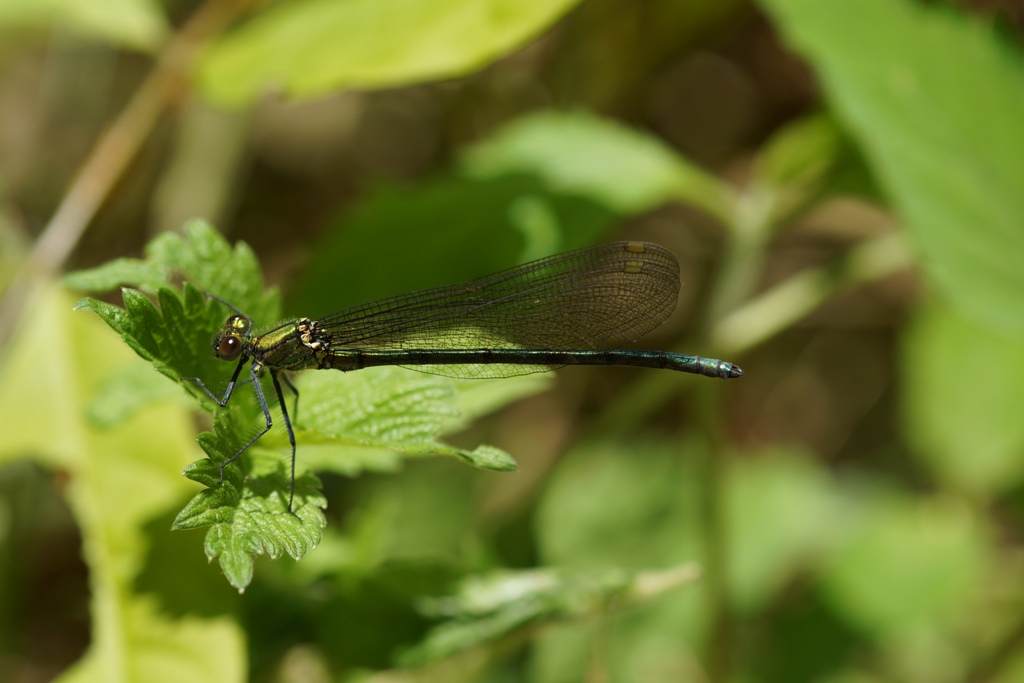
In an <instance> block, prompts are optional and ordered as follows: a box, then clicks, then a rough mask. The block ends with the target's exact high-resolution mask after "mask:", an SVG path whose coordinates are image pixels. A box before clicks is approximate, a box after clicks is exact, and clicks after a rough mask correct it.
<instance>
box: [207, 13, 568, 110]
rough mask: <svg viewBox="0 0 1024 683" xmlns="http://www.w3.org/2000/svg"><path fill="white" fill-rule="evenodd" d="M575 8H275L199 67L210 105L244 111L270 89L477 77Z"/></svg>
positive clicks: (319, 90) (293, 93)
mask: <svg viewBox="0 0 1024 683" xmlns="http://www.w3.org/2000/svg"><path fill="white" fill-rule="evenodd" d="M577 2H578V0H478V1H477V2H472V3H465V2H458V1H456V0H347V2H336V1H335V0H298V1H293V2H289V3H283V4H279V5H276V6H273V7H271V8H270V9H268V10H267V11H265V12H264V13H262V14H261V15H260V16H258V17H256V18H255V19H253V20H251V21H249V22H248V23H246V24H245V25H244V26H242V27H241V28H239V29H237V30H236V31H234V32H233V33H230V34H228V35H227V36H225V37H224V38H223V39H221V41H220V42H218V43H217V44H215V45H214V46H213V47H212V48H211V49H210V50H209V51H208V52H207V54H206V56H205V59H204V60H203V62H202V63H201V65H200V68H199V72H198V79H199V84H200V87H201V88H202V89H203V90H204V91H205V93H206V94H207V96H209V97H210V98H211V99H214V100H216V101H218V102H221V103H224V104H236V105H237V104H243V103H245V102H248V101H251V100H252V99H254V98H255V97H257V96H258V95H260V94H261V93H262V92H263V91H265V90H266V89H268V88H271V87H273V88H280V89H282V90H283V91H284V93H285V94H286V95H287V96H289V97H313V96H317V95H323V94H326V93H330V92H334V91H337V90H340V89H342V88H351V87H356V88H389V87H395V86H400V85H408V84H411V83H419V82H423V81H433V80H438V79H442V78H453V77H456V76H462V75H464V74H468V73H472V72H473V71H476V70H478V69H480V68H482V67H484V66H486V65H487V64H489V63H490V62H492V61H494V60H495V59H497V58H499V57H501V56H503V55H506V54H508V53H510V52H512V51H513V50H515V49H517V48H518V47H520V46H521V45H523V44H524V43H526V42H527V41H529V40H530V39H532V38H533V37H534V36H536V35H537V34H538V33H540V32H541V31H543V30H545V29H546V28H548V27H549V26H550V25H551V24H552V23H554V22H555V21H556V20H558V18H559V17H561V16H562V15H563V14H564V13H565V12H566V11H568V10H569V8H571V7H572V6H573V5H575V4H576V3H577Z"/></svg>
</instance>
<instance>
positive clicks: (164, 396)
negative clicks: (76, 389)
mask: <svg viewBox="0 0 1024 683" xmlns="http://www.w3.org/2000/svg"><path fill="white" fill-rule="evenodd" d="M176 399H184V397H183V396H182V394H181V390H180V389H179V388H178V387H177V386H175V385H173V384H171V383H170V382H167V381H165V380H164V379H162V378H161V377H160V375H158V374H157V373H155V372H153V370H152V368H150V367H149V366H148V365H147V364H145V363H141V362H137V363H132V364H130V365H126V366H125V367H124V368H123V369H122V370H120V371H118V372H114V373H112V374H111V375H110V376H109V377H107V378H106V379H105V380H104V381H103V383H102V384H101V385H100V386H99V387H97V389H96V392H95V394H94V395H93V398H92V402H91V403H90V404H89V408H88V412H87V416H88V418H89V421H90V422H92V423H93V424H95V425H96V426H98V427H104V428H109V427H115V426H117V425H119V424H121V423H122V422H124V421H125V420H127V419H129V418H131V417H132V416H133V415H135V414H136V413H138V412H139V411H140V410H142V409H144V408H145V407H147V406H149V405H152V404H154V403H160V402H162V401H171V400H176ZM182 405H184V401H182Z"/></svg>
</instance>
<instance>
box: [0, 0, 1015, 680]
mask: <svg viewBox="0 0 1024 683" xmlns="http://www.w3.org/2000/svg"><path fill="white" fill-rule="evenodd" d="M1022 28H1024V12H1022V10H1021V8H1020V5H1019V4H1018V3H1016V2H1013V0H1003V1H1001V0H957V1H955V2H954V1H947V2H939V1H934V2H923V1H920V0H848V1H847V2H842V3H826V2H820V1H816V0H760V2H739V1H738V0H735V1H724V2H723V1H722V0H719V1H717V2H711V1H709V0H690V1H689V2H675V1H671V0H648V1H641V0H578V1H577V2H573V1H572V0H559V1H557V2H555V1H552V0H480V1H479V2H473V3H465V2H452V1H451V0H402V1H401V2H399V1H398V0H336V1H331V0H294V1H291V2H254V1H246V0H206V1H205V2H197V1H186V0H169V1H167V2H163V3H158V2H154V1H152V0H96V1H94V2H89V3H82V2H68V1H62V0H47V1H46V2H39V1H38V0H0V111H2V112H3V115H2V116H0V288H2V292H3V297H2V299H0V344H2V347H0V423H2V425H3V429H2V430H0V680H3V681H11V682H18V683H22V682H34V681H45V680H53V679H56V680H61V681H135V680H147V681H160V680H174V681H193V680H194V681H209V680H217V681H226V682H227V681H242V680H255V681H348V680H368V681H494V682H502V683H504V682H506V681H520V680H522V681H539V682H545V683H546V682H551V683H555V682H563V681H564V682H571V681H595V682H604V681H696V682H704V681H715V682H719V681H737V682H746V681H759V682H761V681H763V682H770V683H773V682H780V683H781V682H783V681H785V682H792V681H812V682H817V683H870V682H872V681H892V680H900V681H922V682H927V683H944V682H946V681H971V682H980V681H998V682H1004V681H1005V682H1009V681H1024V581H1022V577H1024V552H1022V541H1024V539H1022V535H1024V418H1022V411H1024V192H1022V191H1021V189H1022V188H1024V126H1021V124H1020V122H1021V121H1024V58H1022V54H1024V40H1022ZM193 217H202V218H205V219H207V220H209V221H210V222H212V223H213V224H214V225H216V226H217V227H218V228H219V229H220V230H221V231H222V232H223V233H224V234H225V235H226V236H227V237H228V239H230V240H232V241H235V240H242V241H245V242H246V243H248V244H249V245H251V246H252V248H253V250H254V251H255V253H256V255H257V257H258V258H259V260H260V262H261V264H262V267H263V269H264V273H265V277H266V279H267V280H269V281H270V282H271V283H273V284H275V285H277V286H278V287H280V289H281V291H282V292H283V295H284V308H285V312H286V314H288V315H310V316H313V317H316V316H319V315H323V314H325V313H328V312H331V311H333V310H335V309H338V308H341V307H343V306H346V305H350V304H355V303H360V302H363V301H366V300H370V299H373V298H377V297H381V296H386V295H390V294H396V293H401V292H403V291H407V290H411V289H417V288H423V287H428V286H433V285H439V284H445V283H448V282H453V281H457V280H459V279H463V278H468V277H473V276H477V275H482V274H486V273H488V272H491V271H493V270H495V269H498V268H502V267H505V266H509V265H513V264H515V263H519V262H522V261H525V260H529V259H531V258H536V257H541V256H545V255H547V254H551V253H555V252H557V251H562V250H566V249H571V248H575V247H578V246H583V245H586V244H591V243H594V242H598V241H602V240H609V239H615V238H620V237H626V238H630V239H633V238H636V239H650V240H653V241H657V242H660V243H662V244H664V245H666V246H667V247H669V248H670V249H671V250H672V251H673V252H674V253H676V254H677V255H678V257H679V259H680V261H681V263H682V266H683V279H684V283H685V284H684V294H683V297H682V300H681V301H680V305H679V308H678V310H677V312H676V314H675V315H674V316H673V317H672V319H670V321H669V322H668V323H666V324H665V325H664V326H663V327H662V328H661V329H659V330H657V331H656V332H655V333H654V334H652V335H650V337H649V338H648V339H645V340H644V341H643V342H642V344H643V345H644V346H645V347H646V348H664V349H673V350H681V351H686V352H689V353H700V354H702V355H709V356H717V357H721V358H725V359H728V360H730V361H734V362H737V363H739V364H741V365H742V366H743V367H744V369H745V370H746V373H747V374H746V376H745V377H744V378H742V379H740V380H734V381H731V382H728V383H720V382H715V381H712V380H709V379H705V378H694V377H688V376H684V377H679V376H675V374H674V373H659V372H640V371H631V370H618V369H610V368H593V369H572V370H565V371H561V372H559V373H557V375H556V376H555V377H553V378H551V379H549V380H542V381H540V382H534V383H532V384H529V385H521V384H515V385H514V386H512V385H510V386H511V388H509V389H508V390H507V391H502V390H501V388H500V387H501V384H500V383H498V384H488V385H485V386H484V387H483V388H475V387H474V385H473V384H472V383H467V382H459V383H455V384H454V386H455V392H456V393H455V396H457V399H456V402H457V403H458V408H459V409H460V410H461V413H462V417H461V418H458V419H453V420H452V421H451V423H450V426H449V431H450V433H449V436H448V438H449V440H450V441H451V442H452V443H454V444H456V445H457V446H458V447H460V448H466V449H473V448H476V447H477V446H478V445H479V444H481V443H485V442H486V443H489V444H494V445H495V446H497V447H499V448H501V449H503V450H505V451H507V452H508V453H510V454H512V455H513V456H514V457H515V458H516V459H517V460H518V462H519V470H518V471H517V472H515V473H495V472H483V471H480V470H475V469H472V468H469V467H466V466H464V465H462V464H460V463H458V462H456V461H454V460H451V459H415V460H405V461H403V460H402V459H401V458H400V457H399V456H398V455H397V454H394V455H393V456H389V455H388V451H387V450H386V449H383V450H381V451H380V452H375V453H374V454H373V457H374V460H373V463H374V464H373V466H372V467H371V466H366V465H364V464H361V463H359V462H356V463H355V464H352V463H349V465H346V466H344V467H343V466H339V465H334V466H333V467H332V465H331V463H330V458H329V457H327V456H330V455H331V453H317V452H316V449H315V448H310V461H311V462H310V466H311V467H314V468H316V469H318V470H321V477H322V479H323V481H324V484H325V488H326V493H327V500H328V507H327V510H326V513H327V517H328V526H327V527H326V529H325V530H324V534H323V540H322V542H321V543H320V545H319V547H318V548H316V549H315V550H313V551H311V552H310V553H309V554H308V555H307V556H306V557H305V558H304V559H303V560H302V561H301V562H294V561H292V560H291V559H289V558H285V559H279V560H273V561H272V560H270V559H266V558H263V559H260V560H259V561H258V562H257V570H256V574H255V579H254V580H253V582H252V584H251V585H250V586H249V587H248V589H247V590H246V592H245V593H244V594H241V595H239V594H238V593H237V592H236V591H235V590H234V589H233V588H232V587H231V586H230V585H228V583H227V582H225V581H224V577H223V576H222V575H221V573H220V570H219V569H218V568H217V566H216V565H208V564H207V563H206V562H205V561H203V558H202V555H203V538H202V534H200V533H198V532H194V531H176V532H171V531H170V526H171V522H172V520H173V519H174V515H175V512H176V511H177V510H179V509H180V508H181V507H182V506H183V505H184V504H185V502H186V501H188V499H189V498H190V497H191V496H193V495H194V494H195V493H196V491H197V486H196V485H195V483H194V482H191V481H189V480H188V479H186V478H185V477H182V476H180V473H181V470H182V468H183V467H185V466H186V465H187V464H188V463H189V462H192V461H194V460H196V459H197V458H199V457H201V451H199V448H198V446H197V445H196V443H195V435H196V434H197V433H198V432H199V431H201V429H203V428H208V426H209V425H208V423H204V422H203V421H202V419H197V417H196V413H195V412H194V410H193V406H192V404H191V402H190V401H189V400H187V395H186V394H185V392H184V391H182V390H181V389H179V388H175V387H174V386H173V384H172V383H170V382H168V381H167V380H166V379H164V378H161V377H159V376H157V374H156V373H154V372H152V370H151V369H150V368H148V366H147V365H146V364H145V363H144V362H143V361H141V360H140V359H139V358H137V357H136V356H134V354H133V353H132V352H131V351H130V350H129V349H128V348H127V347H126V346H125V345H124V344H123V343H122V341H121V340H120V339H118V338H117V335H116V334H114V333H113V332H111V331H110V330H109V329H108V328H107V327H105V326H104V325H103V324H102V322H101V321H100V320H99V319H97V318H96V317H95V316H93V315H91V314H90V313H88V312H83V311H78V312H72V310H71V308H72V305H73V304H74V302H75V301H76V300H77V298H78V293H76V292H75V291H73V290H71V289H70V288H69V287H68V286H67V285H65V284H61V280H60V278H61V276H62V274H64V273H66V272H68V271H71V270H76V269H82V268H92V267H96V266H99V265H102V264H104V263H106V262H108V261H110V260H111V259H115V258H121V257H125V256H131V257H137V256H139V255H140V254H141V253H142V250H143V247H144V245H145V244H146V243H147V242H148V241H149V240H150V239H151V238H153V237H155V236H157V235H160V234H163V233H166V232H177V231H181V230H182V229H183V228H182V226H183V225H184V224H185V221H186V220H187V219H190V218H193ZM110 301H111V302H113V303H120V301H119V300H118V297H117V295H116V294H115V295H114V296H113V297H112V298H111V299H110ZM263 322H270V321H263ZM214 332H215V330H210V332H209V334H210V336H212V335H213V333H214ZM200 342H202V340H200ZM204 362H205V361H204ZM366 372H367V373H369V372H370V371H366ZM369 377H370V379H369V380H368V387H369V388H367V387H363V388H362V389H361V391H371V390H372V385H373V381H372V378H373V376H372V375H370V376H369ZM112 378H114V379H112ZM310 381H311V382H321V381H325V380H320V379H314V378H311V380H310ZM112 387H113V388H112ZM338 405H339V406H344V405H346V402H345V401H344V400H340V399H339V402H338ZM303 450H304V449H303V447H302V445H301V443H300V447H299V458H300V459H301V458H303ZM279 451H280V455H281V457H282V458H283V457H286V450H285V448H283V447H282V448H280V449H279Z"/></svg>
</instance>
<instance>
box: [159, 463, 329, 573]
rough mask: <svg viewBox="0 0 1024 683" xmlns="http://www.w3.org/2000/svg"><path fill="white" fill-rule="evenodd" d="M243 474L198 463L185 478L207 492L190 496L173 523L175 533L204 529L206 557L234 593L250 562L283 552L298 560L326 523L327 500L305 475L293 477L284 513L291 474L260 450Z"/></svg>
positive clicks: (249, 569) (312, 545)
mask: <svg viewBox="0 0 1024 683" xmlns="http://www.w3.org/2000/svg"><path fill="white" fill-rule="evenodd" d="M250 451H252V455H251V456H250V457H248V458H246V459H245V461H244V464H245V466H246V467H247V468H248V469H247V471H245V472H244V473H243V472H240V471H239V468H230V469H227V470H225V480H224V482H223V483H222V482H221V481H220V467H219V466H218V465H217V463H215V462H214V461H212V460H209V459H207V460H200V461H198V462H195V463H192V464H191V465H189V466H188V467H187V468H186V469H185V475H186V476H187V477H188V478H189V479H192V480H193V481H197V482H199V483H201V484H205V485H207V486H209V487H210V488H207V489H206V490H204V491H202V492H201V493H199V494H198V495H196V496H195V497H194V498H193V499H192V500H191V501H189V503H188V505H186V506H185V508H184V509H183V510H182V511H181V512H180V513H179V514H178V516H177V517H176V518H175V520H174V528H176V529H195V528H199V527H203V526H209V527H210V529H209V531H207V533H206V543H205V548H206V556H207V557H208V558H209V559H210V560H213V559H215V558H216V559H218V560H219V562H220V566H221V569H222V570H223V571H224V575H225V576H226V577H227V579H228V581H229V582H230V583H231V585H232V586H234V587H235V588H237V589H238V590H239V591H243V590H245V587H246V586H248V585H249V582H250V581H251V580H252V575H253V558H254V557H255V556H257V555H261V554H264V553H266V554H267V555H269V556H270V557H271V558H272V559H277V558H278V557H281V556H282V555H284V554H285V553H287V554H288V555H290V556H291V557H293V558H294V559H296V560H298V559H300V558H301V557H302V556H303V555H305V554H306V553H307V552H308V551H309V550H311V549H312V548H315V547H316V546H317V544H319V543H320V538H321V532H322V530H323V528H324V526H325V525H326V524H327V519H326V518H325V517H324V513H323V508H324V507H326V506H327V500H326V499H325V498H324V497H323V494H321V493H320V482H319V481H318V480H317V478H316V477H315V476H313V475H312V474H309V473H302V474H301V475H299V474H298V473H297V474H296V479H295V503H294V504H293V506H292V510H291V511H290V512H289V510H288V494H287V491H288V488H289V484H290V480H291V473H290V469H289V467H288V465H287V464H286V463H285V462H284V461H282V460H281V459H280V458H277V457H275V456H273V455H268V454H267V453H266V452H265V451H263V450H262V449H258V448H254V449H250ZM247 453H248V452H247Z"/></svg>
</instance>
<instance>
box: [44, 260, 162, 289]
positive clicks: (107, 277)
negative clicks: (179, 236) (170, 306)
mask: <svg viewBox="0 0 1024 683" xmlns="http://www.w3.org/2000/svg"><path fill="white" fill-rule="evenodd" d="M170 275H171V274H170V272H168V269H167V268H166V267H164V265H163V264H160V263H155V262H152V261H142V260H139V259H133V258H119V259H115V260H113V261H111V262H110V263H106V264H104V265H102V266H99V267H98V268H93V269H91V270H80V271H77V272H75V273H69V274H68V275H65V276H64V280H63V281H64V284H66V285H67V286H68V287H73V288H75V289H81V290H84V291H87V292H105V291H107V290H111V289H114V288H115V287H118V286H119V285H123V284H127V283H129V282H130V283H132V284H135V285H137V286H138V287H139V288H140V289H142V290H143V291H145V292H149V293H151V294H153V293H155V292H156V290H158V289H160V288H161V287H165V286H166V285H167V284H168V281H169V278H170Z"/></svg>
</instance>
